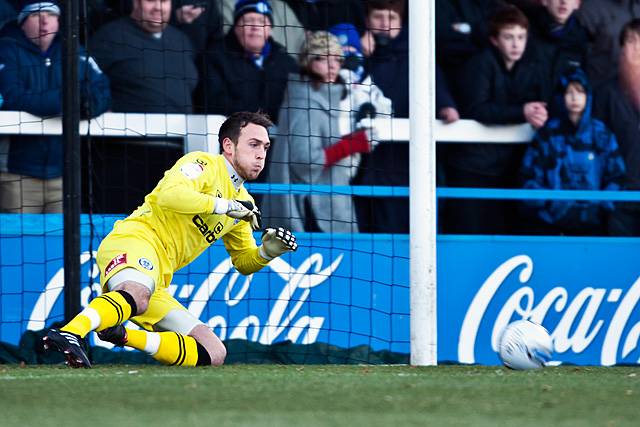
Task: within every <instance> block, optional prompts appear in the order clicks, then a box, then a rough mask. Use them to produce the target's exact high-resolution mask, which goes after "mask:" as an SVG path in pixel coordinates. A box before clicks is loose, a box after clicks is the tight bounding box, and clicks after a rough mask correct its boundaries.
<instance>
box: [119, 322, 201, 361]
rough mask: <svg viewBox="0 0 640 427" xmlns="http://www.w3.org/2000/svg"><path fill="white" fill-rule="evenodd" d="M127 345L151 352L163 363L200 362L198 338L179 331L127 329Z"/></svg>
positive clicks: (152, 355)
mask: <svg viewBox="0 0 640 427" xmlns="http://www.w3.org/2000/svg"><path fill="white" fill-rule="evenodd" d="M126 345H127V346H129V347H133V348H135V349H138V350H142V351H145V352H147V353H149V354H150V355H151V357H153V358H154V359H156V360H157V361H158V362H160V363H162V364H163V365H172V366H173V365H176V366H196V364H197V363H198V344H197V342H196V340H195V339H194V338H193V337H190V336H188V335H182V334H179V333H177V332H148V331H143V330H140V329H127V344H126Z"/></svg>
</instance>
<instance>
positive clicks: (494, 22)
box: [489, 6, 529, 37]
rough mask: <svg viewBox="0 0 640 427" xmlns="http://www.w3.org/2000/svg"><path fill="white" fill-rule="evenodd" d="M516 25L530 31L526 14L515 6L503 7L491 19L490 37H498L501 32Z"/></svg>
mask: <svg viewBox="0 0 640 427" xmlns="http://www.w3.org/2000/svg"><path fill="white" fill-rule="evenodd" d="M515 25H518V26H520V27H522V28H524V29H525V30H528V29H529V20H528V19H527V17H526V16H525V14H524V13H522V11H521V10H520V9H518V8H517V7H515V6H505V7H502V8H500V9H499V10H498V11H497V12H496V13H494V14H493V16H492V17H491V18H489V36H490V37H498V34H500V30H502V29H503V28H505V27H512V26H515Z"/></svg>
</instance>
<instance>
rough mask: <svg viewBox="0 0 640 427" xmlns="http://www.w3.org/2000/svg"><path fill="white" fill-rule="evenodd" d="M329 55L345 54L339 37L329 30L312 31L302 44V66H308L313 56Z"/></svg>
mask: <svg viewBox="0 0 640 427" xmlns="http://www.w3.org/2000/svg"><path fill="white" fill-rule="evenodd" d="M327 55H336V56H343V53H342V46H341V45H340V41H339V40H338V38H337V37H336V36H334V35H333V34H331V33H329V32H327V31H316V32H314V33H311V34H309V35H308V36H307V38H306V40H305V41H304V42H303V44H302V51H301V54H300V66H301V67H302V68H307V67H308V66H309V63H310V62H311V60H312V59H313V57H315V56H327Z"/></svg>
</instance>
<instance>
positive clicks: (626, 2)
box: [577, 0, 640, 165]
mask: <svg viewBox="0 0 640 427" xmlns="http://www.w3.org/2000/svg"><path fill="white" fill-rule="evenodd" d="M577 17H578V20H579V21H580V22H581V23H582V25H583V26H584V27H585V28H586V30H587V32H588V33H589V39H590V43H589V63H588V64H587V70H586V71H587V75H588V76H589V80H590V81H591V84H592V85H593V87H598V86H599V85H600V83H602V82H604V81H605V80H607V79H609V78H611V77H614V76H615V74H616V69H617V68H616V64H617V63H618V58H619V56H620V45H619V44H618V35H619V34H620V30H621V29H622V27H623V26H624V25H625V24H626V23H627V22H629V21H630V20H631V19H633V18H638V17H640V0H585V2H584V4H582V5H581V6H580V9H579V10H578V13H577ZM627 165H628V164H627Z"/></svg>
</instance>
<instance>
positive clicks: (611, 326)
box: [458, 255, 640, 366]
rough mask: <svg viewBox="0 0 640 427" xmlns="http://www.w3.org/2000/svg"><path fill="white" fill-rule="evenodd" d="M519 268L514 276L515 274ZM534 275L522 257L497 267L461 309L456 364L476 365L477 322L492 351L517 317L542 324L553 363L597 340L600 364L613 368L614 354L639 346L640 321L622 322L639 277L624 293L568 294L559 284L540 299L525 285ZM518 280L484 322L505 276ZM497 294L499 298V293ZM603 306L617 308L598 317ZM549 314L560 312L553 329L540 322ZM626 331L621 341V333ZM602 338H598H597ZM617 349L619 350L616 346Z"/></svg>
mask: <svg viewBox="0 0 640 427" xmlns="http://www.w3.org/2000/svg"><path fill="white" fill-rule="evenodd" d="M518 270H519V272H518ZM532 273H533V261H532V260H531V258H530V257H529V256H527V255H517V256H514V257H512V258H510V259H508V260H507V261H505V262H504V263H502V264H501V265H500V266H499V267H498V268H496V269H495V270H494V271H493V272H492V273H491V274H490V275H489V277H488V278H487V279H486V280H485V282H484V283H483V284H482V286H480V289H479V290H478V292H477V293H476V294H475V296H474V298H473V300H472V301H471V303H470V304H469V307H468V309H467V311H466V314H465V317H464V320H463V322H462V327H461V329H460V336H459V340H458V360H459V361H460V362H462V363H475V353H476V351H475V346H476V345H477V344H478V334H479V330H480V327H481V324H483V325H486V324H487V323H488V324H489V325H491V324H492V327H491V346H492V348H493V350H496V349H497V342H498V339H499V335H500V333H501V331H502V330H503V328H504V327H505V326H506V325H507V324H508V323H509V322H510V321H513V320H514V319H516V318H522V319H530V320H532V321H534V322H536V323H540V324H543V325H544V326H545V327H546V328H547V329H549V331H550V332H551V336H552V338H553V340H554V350H555V353H556V355H557V356H558V357H557V358H558V359H560V360H561V359H562V357H561V355H562V354H563V353H566V352H568V351H571V352H573V353H580V352H582V351H584V350H585V349H586V348H587V347H589V346H590V345H591V344H592V343H593V342H594V341H595V340H596V338H597V337H601V338H602V348H601V351H600V362H601V364H602V365H606V366H609V365H614V364H616V363H617V361H618V356H619V357H621V358H622V359H624V358H626V357H628V356H629V355H630V354H631V352H632V351H634V350H635V349H636V348H637V347H638V338H639V337H640V322H636V323H635V324H634V325H633V326H631V327H630V328H629V326H628V325H627V323H628V322H629V321H630V320H631V318H632V314H633V313H634V310H635V308H636V307H637V305H638V300H639V299H640V278H638V279H637V280H636V281H635V282H634V283H633V285H632V286H631V287H630V288H628V289H626V292H625V290H623V289H619V288H596V287H590V286H586V287H582V288H581V289H580V290H579V291H578V292H577V294H576V295H575V296H571V295H570V294H569V292H568V290H567V289H566V288H565V287H564V286H555V287H552V288H551V289H550V290H548V292H546V293H545V294H544V295H536V292H535V291H534V288H533V287H532V286H527V284H528V283H529V281H530V279H531V276H532ZM512 274H513V275H515V276H517V281H518V283H519V287H518V288H517V289H509V290H506V291H505V292H509V291H511V294H510V295H509V296H508V298H506V300H505V302H504V303H503V304H502V306H501V308H500V310H499V311H498V312H497V315H496V317H495V318H493V319H491V318H488V312H489V311H488V310H487V307H488V306H489V304H490V303H492V301H495V299H496V298H497V295H498V291H499V290H500V288H501V287H503V286H505V282H506V281H507V280H506V279H507V277H509V276H510V275H512ZM505 292H501V293H500V295H504V294H505ZM604 303H609V304H617V307H616V308H615V311H614V314H613V316H612V317H611V319H610V320H609V319H607V318H602V314H601V313H602V311H601V310H599V309H600V308H601V306H602V305H603V304H604ZM550 314H560V320H559V321H557V322H556V323H555V324H554V325H551V324H549V322H548V321H545V320H546V319H547V318H548V317H550ZM625 330H628V332H627V333H626V336H625V337H624V340H623V332H624V331H625ZM603 334H604V336H603V337H602V335H603ZM622 341H623V344H622V351H621V352H620V343H621V342H622Z"/></svg>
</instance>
